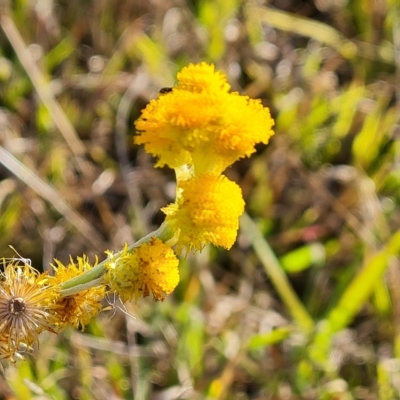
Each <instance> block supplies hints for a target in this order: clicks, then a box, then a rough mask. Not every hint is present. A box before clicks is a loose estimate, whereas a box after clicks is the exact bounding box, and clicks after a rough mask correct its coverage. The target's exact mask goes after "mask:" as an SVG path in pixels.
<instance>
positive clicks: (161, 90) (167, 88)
mask: <svg viewBox="0 0 400 400" xmlns="http://www.w3.org/2000/svg"><path fill="white" fill-rule="evenodd" d="M171 92H172V88H171V87H163V88H161V89H160V94H167V93H171Z"/></svg>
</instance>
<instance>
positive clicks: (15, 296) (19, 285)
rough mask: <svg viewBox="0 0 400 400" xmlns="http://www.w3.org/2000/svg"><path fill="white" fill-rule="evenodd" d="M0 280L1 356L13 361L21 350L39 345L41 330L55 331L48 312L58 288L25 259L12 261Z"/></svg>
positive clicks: (57, 293) (0, 275) (56, 295)
mask: <svg viewBox="0 0 400 400" xmlns="http://www.w3.org/2000/svg"><path fill="white" fill-rule="evenodd" d="M3 261H4V260H3ZM0 279H1V282H0V358H9V359H10V360H11V361H13V356H14V355H19V353H20V351H21V350H29V349H30V348H31V345H33V344H35V343H36V344H37V345H39V338H38V336H39V334H40V333H41V332H42V331H44V330H47V331H50V332H54V331H53V329H52V328H51V324H52V323H53V322H54V321H53V317H52V313H51V311H52V308H53V307H54V306H53V302H54V299H55V298H57V297H58V295H59V291H58V290H57V288H54V287H51V286H49V285H48V276H47V274H40V273H39V272H38V271H36V270H35V269H34V268H32V267H31V266H30V265H29V264H28V263H26V260H23V261H22V263H21V260H19V261H18V260H12V262H10V263H9V264H8V265H6V266H5V269H4V272H2V273H0Z"/></svg>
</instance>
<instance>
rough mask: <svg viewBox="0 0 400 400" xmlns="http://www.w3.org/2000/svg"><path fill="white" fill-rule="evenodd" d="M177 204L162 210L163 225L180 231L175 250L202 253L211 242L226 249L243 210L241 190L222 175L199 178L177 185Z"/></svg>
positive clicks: (236, 228) (233, 238) (235, 230)
mask: <svg viewBox="0 0 400 400" xmlns="http://www.w3.org/2000/svg"><path fill="white" fill-rule="evenodd" d="M180 186H181V189H182V192H181V195H180V196H178V199H177V201H176V203H174V204H171V205H169V206H167V207H165V208H163V209H162V211H163V212H164V213H165V214H166V215H167V217H166V223H167V224H169V225H170V226H171V227H172V229H180V230H181V233H180V236H179V239H178V248H179V247H186V248H188V249H194V250H201V249H202V248H203V247H204V246H205V245H206V244H208V243H211V244H214V245H216V246H221V247H224V248H226V249H229V248H230V247H231V246H232V245H233V243H234V241H235V239H236V235H237V230H238V227H239V216H240V215H241V214H242V213H243V211H244V201H243V198H242V192H241V189H240V187H239V186H238V185H237V184H236V183H234V182H232V181H230V180H229V179H228V178H226V177H225V176H219V177H215V176H213V175H202V176H198V177H194V178H193V179H189V180H187V181H184V182H181V183H180Z"/></svg>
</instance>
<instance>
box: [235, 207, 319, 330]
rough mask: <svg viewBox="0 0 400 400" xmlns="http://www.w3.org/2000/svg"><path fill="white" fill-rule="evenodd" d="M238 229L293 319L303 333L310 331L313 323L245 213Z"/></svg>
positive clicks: (267, 245)
mask: <svg viewBox="0 0 400 400" xmlns="http://www.w3.org/2000/svg"><path fill="white" fill-rule="evenodd" d="M240 227H241V229H242V231H244V232H245V233H246V235H247V236H248V238H249V239H250V241H251V244H252V246H253V248H254V251H255V252H256V254H257V256H258V257H259V259H260V261H261V263H262V264H263V266H264V269H265V272H266V273H267V275H268V277H269V278H270V279H271V281H272V283H273V284H274V287H275V289H276V290H277V292H278V293H279V295H280V296H281V298H282V300H283V302H284V303H285V304H286V307H287V308H288V309H289V312H290V313H291V314H292V316H293V318H294V319H295V320H296V321H297V323H298V324H299V325H300V326H301V327H302V329H303V330H304V331H307V332H309V331H311V329H312V328H313V326H314V321H313V320H312V318H311V316H310V315H309V314H308V312H307V310H306V309H305V307H304V306H303V304H302V303H301V301H300V299H299V298H298V297H297V295H296V293H295V292H294V290H293V288H292V286H291V285H290V283H289V281H288V279H287V276H286V274H285V273H284V272H283V268H282V267H281V265H280V264H279V261H278V259H277V258H276V257H275V254H274V252H273V251H272V249H271V247H270V246H269V244H268V242H267V241H266V240H265V239H264V237H263V235H262V233H261V232H260V230H259V228H258V227H257V225H256V224H255V223H254V222H253V221H252V219H251V218H250V217H249V216H248V215H247V214H246V213H245V214H243V215H242V217H241V220H240Z"/></svg>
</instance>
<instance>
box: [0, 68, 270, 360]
mask: <svg viewBox="0 0 400 400" xmlns="http://www.w3.org/2000/svg"><path fill="white" fill-rule="evenodd" d="M229 90H230V86H229V84H228V82H227V79H226V77H225V75H224V74H223V73H221V72H218V71H215V69H214V66H213V65H209V64H206V63H200V64H197V65H193V64H191V65H189V66H187V67H185V68H183V70H182V71H181V72H180V73H179V74H178V77H177V84H176V86H175V87H173V88H170V89H165V90H162V91H161V93H160V95H159V97H158V98H157V99H155V100H152V101H151V102H150V103H149V104H148V106H147V107H146V108H145V109H144V110H143V112H142V115H141V117H140V118H139V119H138V120H137V121H136V129H137V132H138V134H137V136H136V138H135V142H136V143H137V144H144V146H145V150H146V151H147V152H148V153H150V154H152V155H153V156H155V157H156V158H157V164H156V166H165V165H166V166H168V167H170V168H173V169H174V170H175V174H176V180H177V189H176V200H175V202H174V203H173V204H170V205H168V206H167V207H165V208H163V209H162V211H163V212H164V213H165V215H166V218H165V221H164V223H163V224H162V225H161V227H160V228H159V229H158V230H156V231H155V232H152V233H150V234H148V235H147V236H145V237H144V238H142V239H141V240H139V241H138V242H136V243H135V244H134V245H131V246H129V247H128V246H127V245H126V246H125V247H124V249H122V250H121V251H120V252H118V253H115V254H114V253H112V252H111V251H106V255H107V258H106V260H104V261H103V262H101V263H98V264H97V263H96V264H95V265H92V264H90V263H89V261H88V259H87V257H85V256H83V257H81V258H80V257H78V258H77V260H76V262H75V261H73V260H72V259H71V262H70V264H69V265H67V266H64V265H63V264H62V263H61V262H59V261H56V262H55V265H54V266H53V269H54V274H53V275H52V276H50V275H48V274H40V273H39V272H38V271H36V270H35V269H34V268H32V267H31V265H30V263H29V262H27V260H25V259H22V258H16V259H13V260H10V261H9V262H6V260H3V261H4V272H3V273H2V274H1V281H0V358H8V359H11V360H13V359H14V357H15V355H18V354H20V353H21V352H23V351H27V350H29V349H30V348H31V347H32V346H33V345H34V344H36V345H38V344H39V339H38V338H39V334H40V333H41V332H42V331H45V330H47V331H50V332H57V331H60V330H62V329H63V328H65V327H67V326H72V327H76V328H81V329H83V328H84V326H85V325H86V324H87V323H88V322H89V321H90V319H91V318H92V317H93V316H95V315H96V314H98V312H99V311H100V310H101V308H102V303H101V301H102V299H103V298H104V296H105V295H106V294H107V293H116V294H117V295H118V296H119V297H120V298H121V300H122V301H123V302H125V301H127V300H132V299H133V300H137V299H138V298H139V297H145V296H148V295H149V294H152V295H153V297H154V299H155V300H164V298H165V296H166V295H168V294H170V293H171V292H172V291H173V290H174V289H175V287H176V285H177V284H178V282H179V270H178V264H179V261H178V257H177V256H178V255H179V254H181V253H182V252H187V251H190V250H193V251H198V250H201V249H203V247H204V246H205V245H207V244H213V245H216V246H222V247H224V248H226V249H229V248H230V247H231V246H232V245H233V243H234V241H235V239H236V235H237V230H238V225H239V217H240V215H241V214H242V213H243V211H244V201H243V198H242V193H241V190H240V187H239V186H238V185H237V184H236V183H234V182H232V181H230V180H229V179H228V178H227V177H226V176H224V175H223V174H222V173H223V172H224V170H225V169H226V168H227V167H229V166H230V165H232V164H233V163H234V162H235V161H236V160H238V159H240V158H242V157H248V156H250V155H251V154H252V153H253V152H254V151H255V147H254V146H255V145H256V144H257V143H264V144H266V143H267V142H268V140H269V138H270V137H271V135H272V134H273V131H272V129H271V128H272V126H273V120H272V118H271V116H270V112H269V110H268V108H265V107H263V106H262V104H261V102H260V100H253V99H250V98H248V97H247V96H240V95H239V94H238V93H236V92H229Z"/></svg>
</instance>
